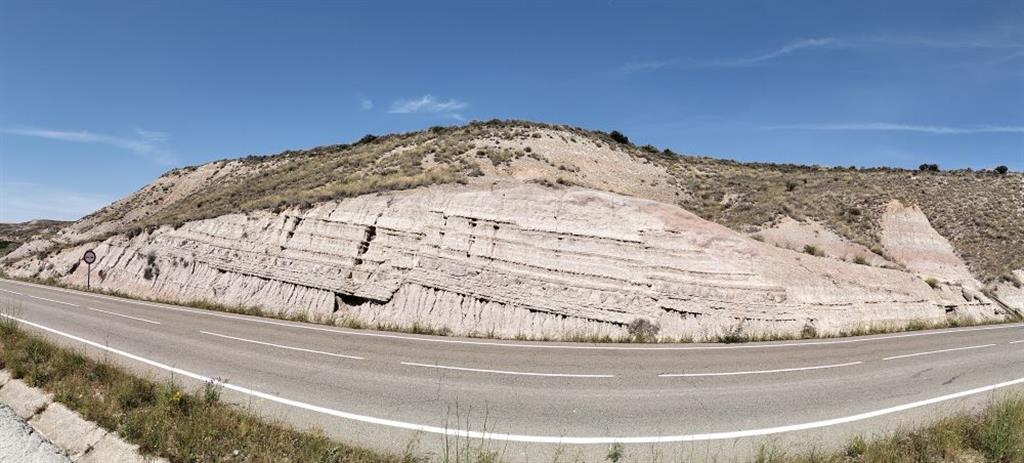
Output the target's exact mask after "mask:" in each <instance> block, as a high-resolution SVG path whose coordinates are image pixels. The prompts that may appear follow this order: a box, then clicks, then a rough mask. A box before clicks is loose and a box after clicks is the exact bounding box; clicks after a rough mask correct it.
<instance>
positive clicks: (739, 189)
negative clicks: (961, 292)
mask: <svg viewBox="0 0 1024 463" xmlns="http://www.w3.org/2000/svg"><path fill="white" fill-rule="evenodd" d="M543 131H557V132H559V133H562V134H565V135H564V136H571V138H573V139H576V140H577V141H578V142H579V141H582V142H585V143H592V144H593V145H594V146H597V145H600V146H604V147H606V148H602V149H607V148H611V149H613V150H617V151H620V152H622V153H625V154H626V155H628V156H631V157H632V158H633V159H635V160H636V162H638V163H642V164H654V165H657V166H659V167H660V168H662V169H664V171H665V172H666V173H667V175H668V176H669V180H668V181H667V182H662V183H661V184H660V185H658V186H657V187H656V188H653V189H651V187H652V185H651V183H644V184H641V183H640V180H645V181H646V180H649V179H646V178H643V179H640V178H636V179H628V178H625V179H623V181H624V182H631V183H626V184H627V185H631V186H630V187H619V188H616V189H615V191H618V192H623V193H625V194H634V195H637V196H643V197H648V198H650V199H656V200H659V201H663V202H673V203H675V204H678V205H679V206H681V207H683V208H685V209H687V210H689V211H691V212H694V213H696V214H697V215H699V216H701V217H702V218H705V219H708V220H711V221H714V222H717V223H721V224H723V225H726V226H728V227H731V228H733V229H735V230H738V231H745V230H747V229H749V228H751V227H759V226H762V225H764V224H769V223H772V222H773V221H774V220H777V219H778V218H779V217H780V216H784V215H788V216H791V217H793V218H795V219H798V220H803V219H813V220H816V221H818V222H820V223H822V224H824V225H825V226H827V227H828V228H830V229H832V230H833V231H835V232H836V233H837V234H839V235H840V236H843V237H844V238H847V239H849V240H851V241H853V242H855V243H858V244H861V245H864V246H866V247H868V248H870V249H881V244H880V225H879V218H880V217H881V214H882V211H883V210H884V208H885V206H886V204H887V203H888V202H889V201H891V200H899V201H901V202H903V203H904V204H916V205H918V206H919V207H921V209H922V210H923V211H924V212H925V214H926V215H927V216H928V218H929V221H930V222H931V224H932V226H934V227H935V229H936V230H937V231H938V232H939V233H940V234H942V235H943V236H944V237H946V238H947V239H949V240H950V241H951V242H952V244H953V245H954V247H955V249H956V250H957V252H958V253H959V254H960V255H961V256H963V257H964V259H965V260H966V262H967V263H968V265H969V266H970V268H971V270H972V271H973V272H974V273H975V274H976V275H978V276H979V277H981V278H982V279H983V280H984V281H985V282H991V281H993V280H995V279H997V278H999V277H1000V276H1001V275H1004V274H1006V273H1008V272H1011V271H1013V270H1016V269H1020V268H1024V252H1016V251H1018V250H1021V249H1024V212H1022V210H1021V209H1020V207H1019V204H1020V198H1021V194H1022V184H1024V182H1021V175H1020V174H1017V173H1013V172H1009V171H1008V170H1007V172H1006V173H1005V174H1002V175H993V171H967V170H958V171H946V172H942V173H941V175H922V174H921V173H919V172H916V171H909V170H904V169H892V168H884V167H883V168H854V169H851V168H849V167H820V166H798V165H789V164H764V163H740V162H734V161H728V160H721V159H713V158H708V157H698V156H683V155H677V154H675V153H673V152H671V151H669V150H662V151H658V152H653V151H651V150H650V149H644V148H641V147H636V146H633V145H632V144H630V143H629V139H628V137H626V136H625V135H623V134H622V133H621V132H612V133H610V134H605V133H602V132H596V131H587V130H583V129H578V128H573V127H567V126H556V125H546V124H539V123H532V122H522V121H487V122H473V123H470V124H468V125H465V126H461V127H445V128H441V129H431V130H425V131H421V132H415V133H405V134H395V135H383V136H379V137H376V138H373V139H372V140H371V139H369V138H365V137H364V139H363V140H362V141H361V142H357V143H353V144H349V145H330V146H323V147H317V148H312V149H308V150H302V151H286V152H283V153H280V154H277V155H273V156H251V157H248V158H245V159H242V160H239V161H233V162H229V161H220V162H218V163H215V164H212V165H209V166H204V167H190V168H184V169H177V170H174V171H171V172H169V173H167V174H165V175H164V177H162V179H161V180H160V181H158V182H156V183H154V184H152V185H150V186H148V187H146V189H144V190H143V191H142V193H146V194H140V195H137V196H133V197H129V198H127V199H126V200H124V201H122V202H120V203H118V204H116V205H115V206H114V207H111V208H107V209H104V210H102V211H100V212H98V213H96V214H93V215H92V216H90V217H88V218H87V219H86V220H85V221H84V223H86V224H100V223H111V221H115V222H116V221H117V220H120V219H121V218H123V217H126V215H127V212H128V211H136V210H139V209H145V208H147V207H148V208H151V209H152V213H151V214H149V215H140V216H138V217H135V216H132V217H133V218H132V219H130V220H125V221H124V222H118V223H117V225H116V226H114V227H110V228H103V227H100V228H97V229H96V231H95V232H90V233H94V234H93V235H92V236H91V239H92V240H96V239H102V238H106V237H109V236H111V235H112V234H114V233H125V234H127V235H128V236H137V235H138V234H141V233H145V232H147V231H150V230H153V229H154V227H156V226H159V225H172V226H178V225H180V224H182V223H184V222H185V221H189V220H196V219H201V218H209V217H214V216H218V215H223V214H226V213H238V212H247V211H251V210H255V209H270V210H277V211H282V210H284V209H285V208H288V207H308V206H309V205H311V204H316V203H317V202H320V201H325V200H332V199H341V198H346V197H351V196H356V195H361V194H366V193H374V192H381V191H388V190H400V189H408V188H415V187H421V186H427V185H434V184H443V183H467V182H472V181H476V182H482V181H484V180H486V177H485V173H484V171H483V170H482V169H481V165H480V164H481V163H488V162H490V163H491V164H493V165H495V167H499V166H500V168H501V169H502V171H503V172H504V171H507V172H509V173H514V172H515V166H516V162H517V160H519V159H523V160H527V159H529V160H530V162H529V163H528V164H529V165H530V167H529V168H531V169H537V168H538V166H537V165H536V164H535V163H534V162H533V161H532V160H537V161H540V162H543V163H544V164H545V166H541V167H540V168H542V169H548V168H549V167H553V169H550V170H548V171H547V173H546V174H544V175H543V176H541V177H539V178H538V177H532V178H536V181H537V182H538V183H542V184H550V185H554V184H555V183H556V181H557V179H558V177H559V176H560V174H562V172H561V171H558V170H557V168H558V165H565V164H566V163H565V161H564V160H558V162H553V161H552V160H551V159H550V158H549V157H547V156H546V155H541V154H539V153H538V151H539V149H538V147H537V145H533V146H532V147H530V146H525V147H523V148H517V149H514V150H513V149H509V148H507V147H505V146H504V145H501V143H506V142H516V143H521V144H530V143H538V142H535V141H536V140H543V141H545V142H547V141H549V140H551V138H549V137H548V136H544V135H542V134H544V133H551V132H543ZM566 143H569V142H568V141H566ZM570 146H574V147H577V148H573V149H578V143H576V144H571V145H570ZM527 148H529V149H527ZM478 152H483V153H484V154H483V155H482V156H478V155H477V153H478ZM519 153H522V156H520V154H519ZM492 158H493V159H492ZM595 166H596V167H595ZM577 167H579V168H580V169H581V170H580V171H579V172H575V173H573V176H572V178H571V179H569V178H564V177H563V180H564V182H566V183H568V182H572V183H573V184H575V185H578V186H581V187H587V188H597V189H608V186H607V185H606V184H605V183H602V182H601V181H599V180H597V179H596V177H594V176H592V175H590V172H591V171H590V169H594V168H600V166H599V165H598V164H589V163H588V164H584V163H580V164H577ZM199 169H205V170H204V172H207V171H208V173H207V174H204V175H205V176H201V177H197V178H200V181H199V183H200V184H197V185H195V186H194V187H190V188H193V189H191V190H189V191H190V193H189V194H187V195H183V196H182V197H181V198H176V199H174V200H173V202H169V203H166V204H165V203H164V202H163V201H171V200H167V199H166V198H165V194H166V192H167V191H172V189H174V188H177V186H176V182H178V181H183V180H182V179H184V176H185V175H186V174H189V173H193V172H195V171H197V170H199ZM937 170H938V166H937V165H933V164H926V165H925V169H924V172H927V173H932V172H934V171H937ZM481 177H483V178H481ZM189 181H193V180H189ZM637 185H644V188H640V189H633V188H632V186H637ZM793 192H799V194H795V193H794V194H787V193H793ZM951 195H953V196H955V197H956V198H958V200H957V201H955V202H952V203H951V202H949V201H946V200H944V198H948V197H950V196H951ZM725 198H734V199H735V200H729V201H725V200H724V199H725ZM154 205H157V206H154ZM83 230H88V226H86V227H85V228H83ZM994 242H998V243H1000V245H998V246H993V245H992V243H994ZM70 244H72V243H68V245H70ZM1008 250H1010V251H1008Z"/></svg>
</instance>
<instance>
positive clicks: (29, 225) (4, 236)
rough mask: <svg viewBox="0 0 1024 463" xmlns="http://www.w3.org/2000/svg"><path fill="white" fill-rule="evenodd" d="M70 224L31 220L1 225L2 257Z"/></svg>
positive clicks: (0, 245) (0, 251)
mask: <svg viewBox="0 0 1024 463" xmlns="http://www.w3.org/2000/svg"><path fill="white" fill-rule="evenodd" d="M69 223H70V222H64V221H61V220H30V221H28V222H19V223H0V256H5V255H7V254H8V253H10V252H11V251H14V250H15V249H18V247H20V246H21V245H22V244H24V243H27V242H29V241H33V240H38V239H43V238H46V237H48V236H50V235H53V234H54V233H56V232H57V230H60V229H61V228H63V227H64V226H65V225H67V224H69Z"/></svg>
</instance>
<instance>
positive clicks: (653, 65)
mask: <svg viewBox="0 0 1024 463" xmlns="http://www.w3.org/2000/svg"><path fill="white" fill-rule="evenodd" d="M675 65H676V62H675V61H672V60H662V61H638V62H632V61H631V62H628V63H626V64H623V65H622V67H621V68H619V71H621V72H640V71H657V70H659V69H664V68H667V67H671V66H675Z"/></svg>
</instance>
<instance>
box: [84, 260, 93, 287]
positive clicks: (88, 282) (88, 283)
mask: <svg viewBox="0 0 1024 463" xmlns="http://www.w3.org/2000/svg"><path fill="white" fill-rule="evenodd" d="M85 265H87V266H88V269H87V270H86V272H85V289H91V288H92V264H90V263H86V264H85Z"/></svg>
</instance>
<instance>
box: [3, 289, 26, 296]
mask: <svg viewBox="0 0 1024 463" xmlns="http://www.w3.org/2000/svg"><path fill="white" fill-rule="evenodd" d="M0 291H3V292H5V293H11V294H17V295H19V296H24V294H21V293H19V292H17V291H9V290H6V289H0Z"/></svg>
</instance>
